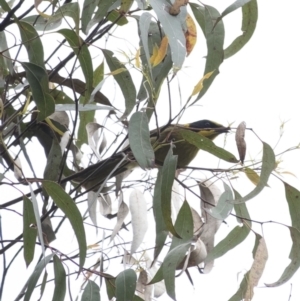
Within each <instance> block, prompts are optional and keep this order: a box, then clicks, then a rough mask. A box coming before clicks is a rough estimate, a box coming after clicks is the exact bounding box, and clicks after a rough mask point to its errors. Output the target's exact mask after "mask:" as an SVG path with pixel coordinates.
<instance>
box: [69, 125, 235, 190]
mask: <svg viewBox="0 0 300 301" xmlns="http://www.w3.org/2000/svg"><path fill="white" fill-rule="evenodd" d="M229 129H230V128H229V127H224V126H222V125H221V124H218V123H216V122H213V121H210V120H200V121H196V122H192V123H189V124H184V125H180V124H170V125H167V126H163V127H161V128H159V130H157V129H155V130H153V131H151V132H150V141H151V145H152V147H153V148H154V154H155V165H156V166H162V165H163V162H164V160H165V157H166V155H167V153H168V151H169V149H170V144H171V143H172V144H173V145H174V148H173V154H174V155H177V156H178V157H177V168H185V167H186V166H188V165H189V163H190V162H191V161H192V160H193V159H194V158H195V156H196V155H197V153H198V151H199V148H198V147H197V146H196V145H194V144H191V143H189V142H188V141H186V140H185V139H184V138H183V136H182V134H183V131H192V132H195V133H198V134H200V135H202V136H204V137H206V138H208V139H210V140H214V139H215V138H216V137H217V136H218V135H220V134H222V133H227V132H228V131H229ZM137 166H138V163H137V162H136V160H135V158H134V156H133V153H132V151H131V149H130V146H128V147H126V148H125V149H124V150H123V151H121V152H119V153H117V154H115V155H113V156H111V157H110V158H107V159H105V160H103V161H100V162H99V163H96V164H93V165H91V166H89V167H87V168H85V169H83V170H82V171H80V172H78V173H76V174H73V175H72V176H70V177H68V178H67V180H68V181H69V180H74V181H75V182H77V183H80V184H82V185H83V187H84V188H85V189H87V190H91V189H92V190H94V191H97V190H98V188H99V187H100V185H101V184H102V183H103V182H104V181H106V180H108V179H109V178H112V177H115V176H117V175H119V174H121V173H123V172H125V171H127V170H132V169H133V168H135V167H137ZM65 180H66V179H65Z"/></svg>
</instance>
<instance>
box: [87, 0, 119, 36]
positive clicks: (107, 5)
mask: <svg viewBox="0 0 300 301" xmlns="http://www.w3.org/2000/svg"><path fill="white" fill-rule="evenodd" d="M119 5H120V4H119V1H118V0H110V1H107V0H100V1H99V3H98V10H97V12H96V14H95V16H94V17H93V18H92V19H91V20H90V22H89V23H88V24H87V26H86V29H85V32H86V33H88V32H89V31H90V29H91V28H92V27H93V26H94V25H95V24H98V23H101V21H102V20H103V18H104V17H105V16H106V15H107V13H108V12H110V11H112V10H113V9H115V8H116V7H118V6H119Z"/></svg>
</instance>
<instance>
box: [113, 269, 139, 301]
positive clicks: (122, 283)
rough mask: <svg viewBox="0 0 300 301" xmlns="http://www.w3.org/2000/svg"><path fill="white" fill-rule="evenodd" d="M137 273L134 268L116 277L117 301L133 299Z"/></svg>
mask: <svg viewBox="0 0 300 301" xmlns="http://www.w3.org/2000/svg"><path fill="white" fill-rule="evenodd" d="M136 280H137V277H136V273H135V272H134V271H133V270H132V269H128V270H125V271H123V272H121V273H120V274H119V275H118V276H117V278H116V282H115V283H116V297H117V301H128V300H132V298H133V296H134V292H135V287H136Z"/></svg>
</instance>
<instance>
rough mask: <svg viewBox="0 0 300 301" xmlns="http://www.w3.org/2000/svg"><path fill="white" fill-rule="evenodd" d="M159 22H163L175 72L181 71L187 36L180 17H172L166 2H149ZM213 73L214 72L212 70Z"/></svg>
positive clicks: (150, 0)
mask: <svg viewBox="0 0 300 301" xmlns="http://www.w3.org/2000/svg"><path fill="white" fill-rule="evenodd" d="M149 3H150V5H151V6H152V7H153V9H154V11H155V13H156V15H157V17H158V20H159V21H160V22H161V24H162V26H163V29H164V32H165V34H166V36H167V37H168V40H169V45H170V47H171V54H172V61H173V64H174V70H179V69H181V67H182V65H183V62H184V60H185V56H186V48H185V36H184V33H183V30H182V25H181V20H180V17H179V15H178V16H172V15H170V14H169V12H168V11H167V10H166V7H169V6H170V4H169V3H168V2H167V1H166V0H149ZM210 71H212V70H210Z"/></svg>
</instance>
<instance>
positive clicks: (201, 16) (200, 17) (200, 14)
mask: <svg viewBox="0 0 300 301" xmlns="http://www.w3.org/2000/svg"><path fill="white" fill-rule="evenodd" d="M189 5H190V7H191V9H192V12H193V14H194V17H195V19H196V21H197V22H198V24H199V26H200V28H201V29H202V32H203V34H204V36H206V33H205V9H204V7H203V6H200V5H199V4H196V3H191V2H189Z"/></svg>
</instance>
